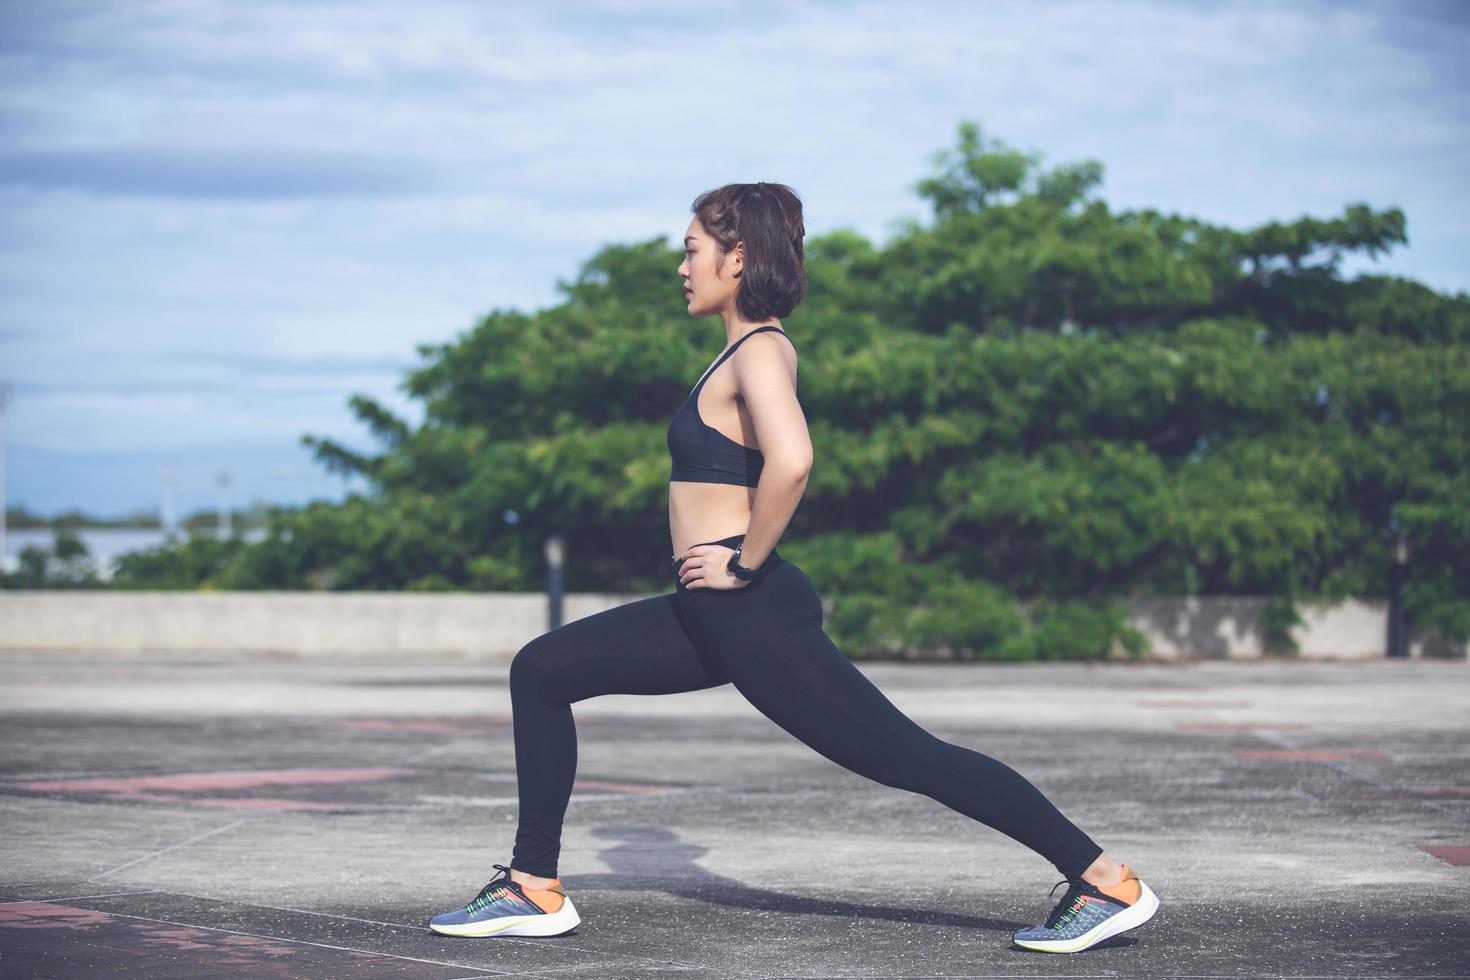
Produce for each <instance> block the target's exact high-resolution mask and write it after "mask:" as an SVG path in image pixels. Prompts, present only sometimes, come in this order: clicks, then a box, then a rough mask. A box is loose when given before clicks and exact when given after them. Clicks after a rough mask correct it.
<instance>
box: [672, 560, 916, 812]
mask: <svg viewBox="0 0 1470 980" xmlns="http://www.w3.org/2000/svg"><path fill="white" fill-rule="evenodd" d="M740 591H741V590H731V591H728V592H718V591H713V590H712V591H710V592H700V591H699V590H694V591H693V592H691V593H689V596H690V598H689V599H687V600H686V601H685V609H684V616H685V620H686V622H687V624H688V628H689V632H690V635H691V636H692V637H693V638H694V641H695V644H696V646H699V647H700V648H701V649H704V650H707V651H709V652H710V653H711V654H712V655H713V656H714V658H715V660H716V661H717V663H718V664H719V666H720V668H721V669H722V670H723V671H724V673H725V674H726V675H727V676H728V677H729V678H730V679H731V681H732V682H733V683H734V684H735V687H736V688H737V689H738V690H739V691H740V693H741V694H742V695H743V696H744V697H745V698H746V700H748V701H750V703H751V704H752V705H754V706H755V708H756V709H757V710H759V711H760V712H761V713H762V714H764V715H765V716H766V717H767V718H770V719H771V720H772V721H774V722H775V723H776V724H777V725H779V726H781V727H782V728H784V729H785V730H786V731H788V732H790V733H791V734H792V735H794V736H795V737H797V738H798V739H800V740H801V741H803V742H805V743H806V744H807V745H809V746H811V747H812V748H813V749H815V750H816V751H817V752H819V753H821V754H822V755H824V756H826V757H827V758H828V759H831V760H832V761H833V762H836V763H838V764H839V765H843V766H846V767H847V768H849V769H856V770H859V771H861V772H864V773H865V774H867V775H869V776H871V777H872V778H874V779H877V780H879V781H882V782H886V783H890V784H892V785H903V784H907V783H909V782H910V781H912V780H913V779H915V778H923V776H924V774H920V773H915V772H912V771H911V770H912V769H913V766H914V764H915V758H916V755H917V756H919V757H923V756H927V755H929V754H931V753H930V752H928V751H924V750H929V749H933V748H934V746H933V745H931V744H929V743H933V742H936V741H937V740H936V738H935V736H934V735H932V734H931V733H930V732H928V731H927V730H925V729H924V728H923V727H921V726H920V725H919V724H918V723H916V722H914V721H913V720H912V719H910V718H909V717H908V716H907V715H905V714H904V713H903V712H902V711H901V710H900V709H899V708H898V706H897V705H895V704H894V703H893V702H892V701H890V700H889V699H888V697H887V696H886V695H884V693H883V692H882V691H881V690H879V689H878V687H877V686H876V685H875V684H874V683H873V682H872V681H870V680H869V679H868V677H867V675H865V674H864V673H863V672H862V671H860V670H859V669H858V668H857V665H855V664H854V663H853V662H852V661H851V660H849V659H848V658H847V656H846V655H844V654H843V653H842V651H841V650H839V649H838V648H837V646H836V645H835V644H834V643H833V642H832V640H831V639H830V638H829V637H828V636H827V634H826V633H825V632H823V630H822V607H821V599H820V598H819V597H818V595H817V592H816V589H815V588H814V587H813V586H812V583H811V581H810V580H809V579H808V578H807V576H806V573H805V572H803V571H801V569H799V568H797V567H796V566H795V565H793V564H791V563H790V562H789V561H788V562H786V563H785V564H784V565H782V566H780V567H778V568H777V569H775V570H773V571H772V573H771V574H770V575H769V576H767V578H766V579H765V580H764V581H763V582H762V583H761V591H760V593H759V594H751V595H748V596H741V595H740V594H739V592H740ZM742 600H744V601H742ZM916 748H917V749H920V750H921V751H920V752H918V753H917V754H916V753H915V751H914V749H916Z"/></svg>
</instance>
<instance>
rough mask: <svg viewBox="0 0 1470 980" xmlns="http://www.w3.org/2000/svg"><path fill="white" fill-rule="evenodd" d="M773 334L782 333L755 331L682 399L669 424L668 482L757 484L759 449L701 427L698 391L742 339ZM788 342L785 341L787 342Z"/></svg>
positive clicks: (762, 463)
mask: <svg viewBox="0 0 1470 980" xmlns="http://www.w3.org/2000/svg"><path fill="white" fill-rule="evenodd" d="M766 330H774V331H776V332H777V333H785V332H786V331H784V330H782V329H781V328H780V327H771V326H765V327H756V328H755V329H754V330H752V331H750V333H748V334H746V335H745V337H741V338H740V339H739V340H737V341H735V343H733V344H731V345H730V348H729V349H728V350H726V351H725V352H724V353H723V354H721V355H720V356H719V358H718V359H716V361H715V363H714V364H712V365H710V368H709V370H708V371H706V372H704V377H702V378H700V379H699V384H697V385H695V386H694V390H693V391H691V392H690V393H689V397H688V398H686V399H684V404H683V405H681V406H679V411H678V412H676V413H675V414H674V420H673V421H672V422H670V423H669V435H668V444H669V459H670V460H671V463H670V466H669V479H670V480H671V481H673V480H680V481H685V482H689V483H731V484H734V485H735V486H741V487H753V486H755V485H756V484H757V483H759V482H760V478H761V469H762V468H763V467H764V466H765V464H766V460H765V457H764V456H762V455H761V451H760V450H759V449H751V448H750V447H748V446H742V445H741V444H740V443H738V442H736V441H735V440H734V439H731V438H730V437H729V436H727V435H725V434H724V433H723V432H721V431H719V430H718V429H715V428H712V427H711V426H708V425H706V424H705V421H704V419H702V418H700V417H699V390H700V389H701V388H703V387H704V383H705V381H707V380H709V376H710V375H712V374H714V373H715V368H717V367H719V366H720V365H721V364H722V363H724V360H725V358H727V357H729V356H730V355H731V354H733V353H735V348H737V347H739V346H740V345H741V344H742V343H744V342H745V339H746V337H751V336H753V335H755V334H758V333H762V332H763V331H766ZM788 339H789V338H788Z"/></svg>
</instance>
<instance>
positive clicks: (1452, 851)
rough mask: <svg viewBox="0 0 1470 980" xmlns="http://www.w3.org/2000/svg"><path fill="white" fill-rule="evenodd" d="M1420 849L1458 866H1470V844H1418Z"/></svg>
mask: <svg viewBox="0 0 1470 980" xmlns="http://www.w3.org/2000/svg"><path fill="white" fill-rule="evenodd" d="M1416 846H1417V847H1418V848H1419V850H1421V851H1425V852H1427V853H1429V854H1433V855H1434V856H1435V857H1437V858H1439V859H1440V860H1441V861H1444V862H1445V863H1446V864H1453V865H1454V866H1455V867H1457V868H1464V867H1470V845H1467V844H1429V843H1423V842H1421V843H1420V844H1418V845H1416Z"/></svg>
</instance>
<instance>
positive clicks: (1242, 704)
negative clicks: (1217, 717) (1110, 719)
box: [1134, 698, 1251, 708]
mask: <svg viewBox="0 0 1470 980" xmlns="http://www.w3.org/2000/svg"><path fill="white" fill-rule="evenodd" d="M1134 704H1136V705H1138V706H1139V707H1140V708H1249V707H1250V706H1251V702H1249V701H1212V700H1209V699H1206V698H1197V699H1194V700H1187V699H1176V700H1172V701H1135V702H1134Z"/></svg>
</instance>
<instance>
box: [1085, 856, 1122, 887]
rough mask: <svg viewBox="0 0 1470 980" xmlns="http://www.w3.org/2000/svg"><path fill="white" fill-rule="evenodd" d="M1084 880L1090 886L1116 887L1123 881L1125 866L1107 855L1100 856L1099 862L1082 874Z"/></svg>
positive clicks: (1093, 863)
mask: <svg viewBox="0 0 1470 980" xmlns="http://www.w3.org/2000/svg"><path fill="white" fill-rule="evenodd" d="M1082 880H1083V881H1085V882H1087V883H1088V884H1089V885H1097V886H1102V885H1116V884H1117V883H1118V882H1120V881H1122V880H1123V865H1122V864H1121V863H1119V862H1117V861H1114V860H1113V859H1112V858H1110V857H1108V856H1107V855H1106V854H1100V855H1098V858H1097V860H1096V861H1094V862H1092V864H1090V865H1088V867H1087V870H1086V871H1084V872H1082Z"/></svg>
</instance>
